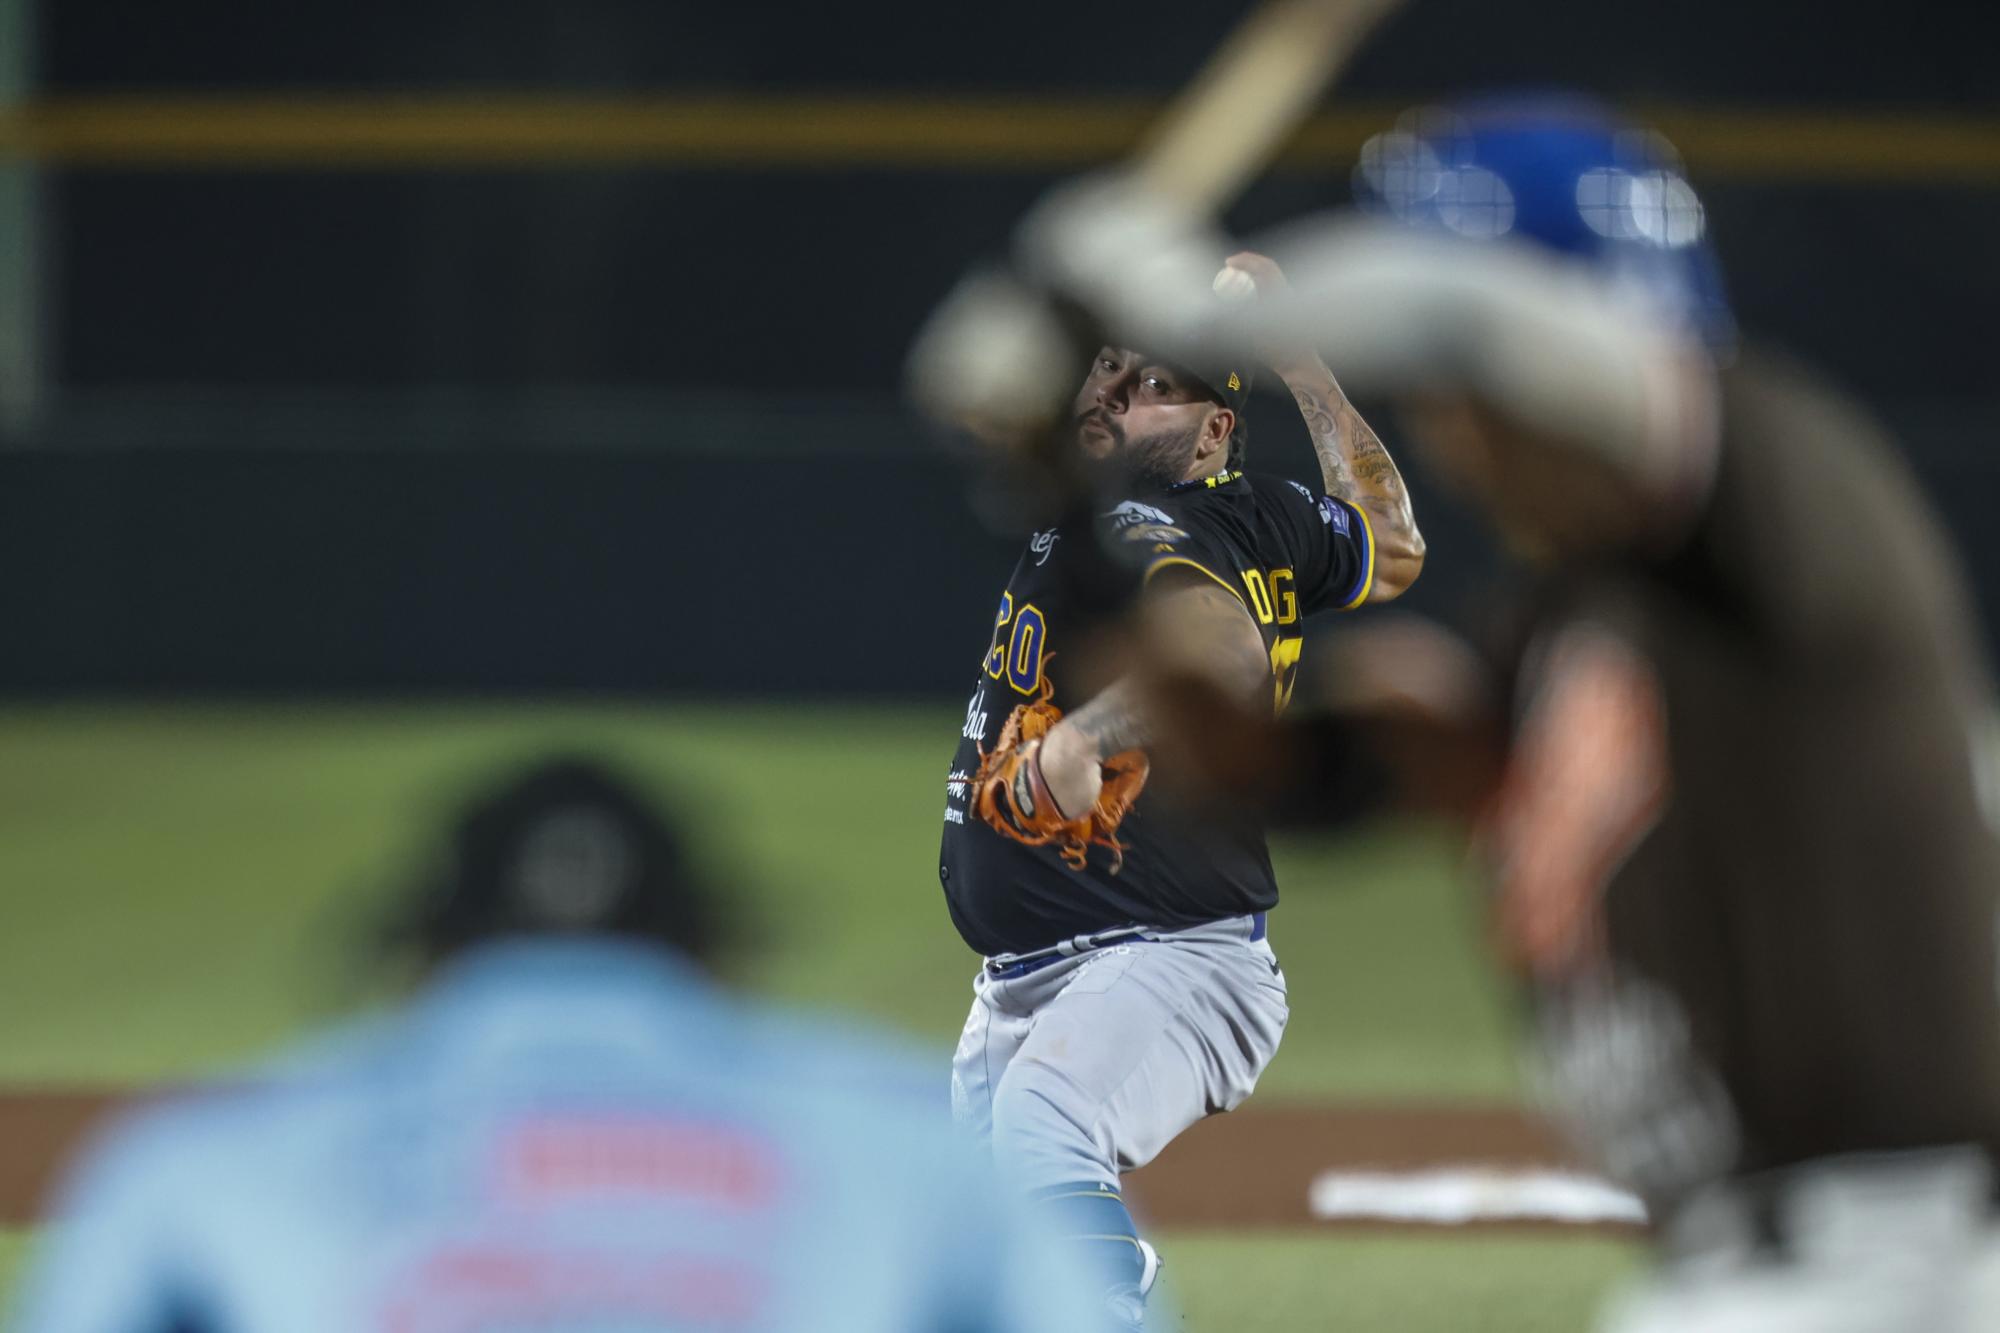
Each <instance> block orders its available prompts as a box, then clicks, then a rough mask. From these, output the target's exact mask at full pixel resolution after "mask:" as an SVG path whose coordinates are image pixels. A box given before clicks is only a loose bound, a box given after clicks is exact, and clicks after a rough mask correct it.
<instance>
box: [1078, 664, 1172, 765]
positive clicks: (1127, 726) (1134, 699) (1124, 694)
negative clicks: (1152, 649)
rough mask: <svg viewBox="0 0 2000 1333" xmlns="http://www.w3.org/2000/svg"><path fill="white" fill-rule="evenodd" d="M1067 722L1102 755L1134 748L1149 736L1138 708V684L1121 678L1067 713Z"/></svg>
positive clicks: (1147, 728) (1120, 752)
mask: <svg viewBox="0 0 2000 1333" xmlns="http://www.w3.org/2000/svg"><path fill="white" fill-rule="evenodd" d="M1069 721H1070V725H1071V726H1073V727H1075V728H1076V729H1077V732H1078V733H1079V734H1080V735H1083V736H1085V737H1088V738H1089V740H1090V743H1091V745H1092V747H1093V748H1095V749H1096V751H1097V753H1098V754H1100V755H1103V756H1106V757H1109V756H1111V755H1114V754H1122V753H1124V752H1125V751H1127V750H1131V749H1136V748H1137V747H1139V746H1142V745H1144V744H1145V743H1146V742H1147V741H1149V740H1151V739H1152V738H1153V733H1152V729H1151V728H1150V727H1149V726H1147V724H1146V717H1145V715H1144V714H1143V713H1142V712H1141V711H1140V707H1139V691H1138V687H1137V686H1136V685H1135V684H1134V682H1132V681H1131V680H1129V679H1128V680H1121V681H1119V682H1117V683H1116V684H1114V685H1112V686H1110V687H1109V688H1107V689H1106V690H1105V691H1104V692H1103V693H1102V694H1099V695H1098V696H1097V697H1096V698H1095V699H1092V700H1091V701H1090V702H1089V703H1087V704H1085V705H1084V706H1083V707H1081V708H1079V709H1077V710H1076V711H1075V712H1074V713H1071V714H1070V715H1069Z"/></svg>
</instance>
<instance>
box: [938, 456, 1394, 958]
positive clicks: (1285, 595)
mask: <svg viewBox="0 0 2000 1333" xmlns="http://www.w3.org/2000/svg"><path fill="white" fill-rule="evenodd" d="M1095 529H1096V530H1095V531H1094V532H1093V531H1080V530H1075V531H1073V530H1071V529H1069V528H1051V529H1049V530H1048V531H1046V532H1038V533H1036V534H1035V535H1034V537H1033V539H1032V540H1031V541H1030V542H1029V543H1028V549H1027V551H1026V552H1024V553H1023V554H1022V556H1021V561H1020V563H1019V564H1018V565H1016V566H1015V569H1014V576H1013V577H1012V578H1011V579H1009V580H1008V583H1007V590H1006V592H1005V593H1003V594H1002V595H1001V598H1000V608H999V611H998V613H997V614H996V616H995V617H994V629H993V637H992V640H991V641H990V642H989V643H988V644H987V646H986V651H985V653H984V654H983V656H982V658H981V660H980V663H979V675H978V679H977V681H976V682H975V688H974V690H973V693H972V698H971V701H970V702H969V703H968V704H967V706H966V710H965V726H964V729H963V732H962V734H961V737H960V740H959V746H958V752H957V754H955V755H954V756H953V758H952V765H951V772H950V774H949V775H948V777H947V778H946V782H945V791H946V801H945V812H944V818H945V825H944V848H943V853H942V857H941V863H940V865H939V869H938V876H939V878H940V880H941V881H942V882H943V885H944V892H945V901H946V903H947V904H948V905H949V906H950V909H951V916H952V921H953V923H954V924H956V925H957V927H958V930H959V934H961V935H962V936H964V937H965V942H966V943H967V944H969V945H971V946H972V947H973V948H974V949H976V950H978V951H979V952H980V953H983V954H988V955H991V954H996V953H1003V952H1021V951H1025V950H1029V949H1036V948H1040V947H1042V946H1043V945H1047V944H1051V943H1054V942H1055V941H1057V940H1060V939H1067V938H1069V937H1070V936H1073V935H1078V934H1082V933H1085V932H1088V931H1096V930H1102V929H1105V928H1107V927H1111V926H1119V925H1128V924H1137V925H1146V926H1157V927H1160V928H1162V929H1173V928H1176V927H1182V926H1191V925H1197V924H1199V923H1201V922H1204V921H1214V920H1218V919H1220V918H1224V917H1230V916H1239V915H1242V914H1244V913H1248V912H1256V911H1262V910H1264V909H1267V908H1269V907H1272V906H1274V905H1275V904H1276V903H1277V901H1278V886H1277V883H1276V881H1275V880H1274V879H1273V877H1272V874H1271V860H1270V855H1269V853H1268V852H1267V851H1266V850H1265V846H1264V830H1263V828H1262V827H1261V825H1258V824H1256V823H1254V822H1250V821H1246V820H1243V819H1240V818H1221V817H1218V818H1215V819H1201V818H1197V817H1194V816H1193V815H1191V814H1190V812H1189V811H1187V810H1186V809H1184V808H1180V807H1174V808H1173V809H1171V810H1168V811H1164V812H1163V811H1161V810H1160V809H1158V808H1157V806H1158V803H1157V802H1156V801H1155V800H1154V797H1153V794H1152V793H1146V794H1142V795H1141V796H1140V798H1139V802H1138V804H1137V805H1136V806H1135V807H1134V808H1133V810H1132V812H1131V814H1130V815H1128V816H1127V817H1126V819H1125V821H1124V823H1123V824H1122V825H1121V826H1120V829H1119V836H1120V838H1121V839H1122V840H1123V841H1124V842H1125V844H1126V847H1127V850H1126V853H1125V860H1124V866H1123V868H1122V869H1120V870H1119V871H1118V872H1117V873H1115V874H1114V873H1113V871H1112V868H1111V856H1110V853H1109V852H1107V851H1105V850H1104V849H1101V848H1093V849H1091V852H1090V856H1089V860H1088V862H1087V864H1086V865H1085V866H1084V868H1083V869H1081V870H1075V869H1071V868H1070V867H1069V866H1068V865H1066V864H1065V863H1064V861H1063V859H1062V856H1061V854H1060V851H1059V849H1058V848H1056V847H1053V846H1045V847H1028V846H1024V845H1022V844H1021V843H1018V842H1015V841H1013V840H1012V839H1010V838H1006V837H1003V836H1001V835H1000V834H999V833H998V832H996V831H995V830H993V829H992V828H989V827H988V826H987V825H986V824H984V823H983V822H981V821H980V819H979V817H978V815H977V814H975V813H974V812H973V811H972V810H971V809H970V798H971V796H972V778H973V775H974V774H975V773H977V772H978V771H979V758H980V753H981V751H982V750H983V749H985V748H987V747H990V746H991V745H992V744H993V743H994V741H995V739H996V738H997V737H998V736H999V734H1000V729H1001V727H1002V726H1003V725H1004V724H1005V722H1006V720H1007V715H1008V714H1009V713H1010V712H1012V711H1013V710H1014V708H1015V707H1016V706H1017V705H1019V704H1022V703H1026V702H1028V701H1030V700H1032V699H1034V698H1036V697H1038V696H1039V695H1040V693H1041V691H1042V687H1043V681H1044V680H1046V681H1047V682H1048V684H1049V686H1050V687H1051V688H1052V690H1053V695H1052V702H1053V703H1054V704H1055V706H1056V707H1058V708H1060V709H1062V710H1063V711H1064V712H1065V713H1068V712H1069V711H1071V710H1072V709H1075V708H1077V707H1079V706H1081V705H1082V704H1084V703H1087V702H1088V701H1089V699H1088V696H1087V695H1083V696H1080V695H1079V693H1078V686H1077V685H1076V684H1075V683H1074V682H1073V681H1070V680H1067V679H1066V673H1065V667H1066V666H1067V664H1068V663H1067V660H1066V659H1065V657H1064V654H1065V652H1066V651H1068V650H1069V649H1071V648H1073V647H1075V646H1077V645H1076V642H1075V637H1072V636H1076V637H1081V636H1082V635H1083V634H1085V633H1086V632H1087V630H1088V628H1089V626H1088V624H1087V623H1085V622H1086V621H1087V620H1088V616H1087V614H1086V612H1085V611H1084V610H1082V609H1080V608H1078V607H1077V606H1075V605H1074V604H1073V603H1074V601H1075V600H1076V599H1075V596H1074V593H1073V591H1072V590H1073V589H1074V588H1075V587H1076V586H1077V580H1075V579H1072V578H1069V577H1066V573H1067V572H1069V571H1066V569H1065V566H1064V562H1065V561H1066V560H1100V561H1101V560H1102V558H1103V557H1102V554H1101V551H1102V550H1105V549H1108V550H1109V552H1110V553H1111V554H1112V556H1113V558H1114V559H1116V560H1117V561H1119V562H1120V563H1121V564H1126V565H1129V566H1130V567H1132V568H1133V569H1134V570H1135V571H1136V572H1137V573H1138V575H1139V577H1140V578H1141V579H1143V580H1146V581H1150V580H1151V579H1153V578H1154V577H1155V576H1157V575H1159V574H1161V573H1163V572H1165V571H1168V570H1176V569H1178V570H1184V571H1187V572H1189V573H1191V574H1193V575H1196V576H1205V577H1207V578H1210V579H1213V580H1214V581H1215V582H1216V583H1218V584H1220V585H1222V586H1223V587H1224V588H1226V589H1228V590H1229V592H1230V594H1231V595H1232V596H1234V597H1235V598H1236V599H1237V600H1238V601H1240V602H1242V603H1243V606H1244V609H1245V610H1246V611H1248V612H1249V614H1250V616H1251V617H1252V618H1253V619H1254V620H1255V621H1256V622H1257V627H1258V631H1259V632H1260V633H1261V634H1262V636H1263V639H1264V646H1265V649H1266V650H1267V651H1268V652H1269V654H1270V660H1271V698H1272V706H1273V708H1274V709H1277V708H1283V707H1284V705H1285V702H1286V701H1287V699H1288V698H1289V696H1290V694H1291V689H1292V682H1293V677H1294V676H1295V674H1296V672H1297V669H1298V661H1299V648H1300V645H1301V643H1302V642H1303V638H1302V630H1303V626H1302V624H1301V622H1302V621H1303V619H1304V618H1305V617H1306V616H1307V615H1309V614H1310V613H1312V612H1314V611H1318V610H1321V609H1325V608H1339V609H1347V608H1351V607H1355V606H1359V605H1360V604H1361V603H1362V602H1364V601H1366V600H1367V598H1368V592H1369V588H1370V585H1371V583H1372V581H1373V575H1374V561H1375V544H1374V536H1373V534H1372V532H1371V531H1370V530H1369V527H1368V520H1367V518H1366V517H1364V516H1363V514H1362V513H1361V511H1360V510H1358V509H1356V508H1354V507H1353V506H1351V505H1349V504H1346V503H1345V502H1343V501H1341V500H1337V499H1333V498H1331V497H1328V496H1325V495H1321V494H1320V493H1319V492H1318V491H1316V490H1311V489H1308V488H1307V487H1305V486H1301V485H1299V484H1298V483H1297V482H1291V481H1285V480H1283V479H1281V478H1275V477H1266V476H1249V475H1245V474H1243V473H1240V472H1227V473H1223V474H1221V475H1220V476H1216V477H1211V478H1204V479H1202V480H1199V481H1194V482H1188V483H1184V484H1182V485H1180V486H1177V487H1174V488H1172V489H1171V490H1169V491H1166V492H1162V493H1156V494H1152V495H1147V496H1142V497H1139V498H1135V499H1131V500H1127V501H1125V502H1124V503H1122V504H1120V505H1117V506H1116V507H1114V508H1112V509H1111V510H1109V511H1108V512H1106V513H1104V514H1102V515H1100V516H1099V517H1098V519H1097V521H1096V525H1095ZM1093 542H1095V543H1101V544H1102V546H1101V547H1100V550H1099V551H1093V550H1091V549H1090V547H1089V546H1088V545H1085V544H1087V543H1093Z"/></svg>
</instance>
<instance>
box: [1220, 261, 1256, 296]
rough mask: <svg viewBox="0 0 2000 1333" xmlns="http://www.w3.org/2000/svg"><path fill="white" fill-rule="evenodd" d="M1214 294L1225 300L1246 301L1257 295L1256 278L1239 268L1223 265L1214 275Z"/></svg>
mask: <svg viewBox="0 0 2000 1333" xmlns="http://www.w3.org/2000/svg"><path fill="white" fill-rule="evenodd" d="M1214 287H1215V294H1216V295H1217V296H1219V297H1221V298H1222V299H1223V300H1225V301H1248V300H1250V299H1251V298H1252V297H1254V296H1255V295H1257V280H1256V279H1255V278H1253V277H1251V276H1250V275H1249V274H1248V273H1245V272H1244V271H1243V270H1242V269H1240V268H1231V267H1230V266H1228V265H1226V264H1225V265H1224V266H1223V268H1222V271H1221V272H1220V273H1218V274H1216V275H1215V283H1214Z"/></svg>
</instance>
